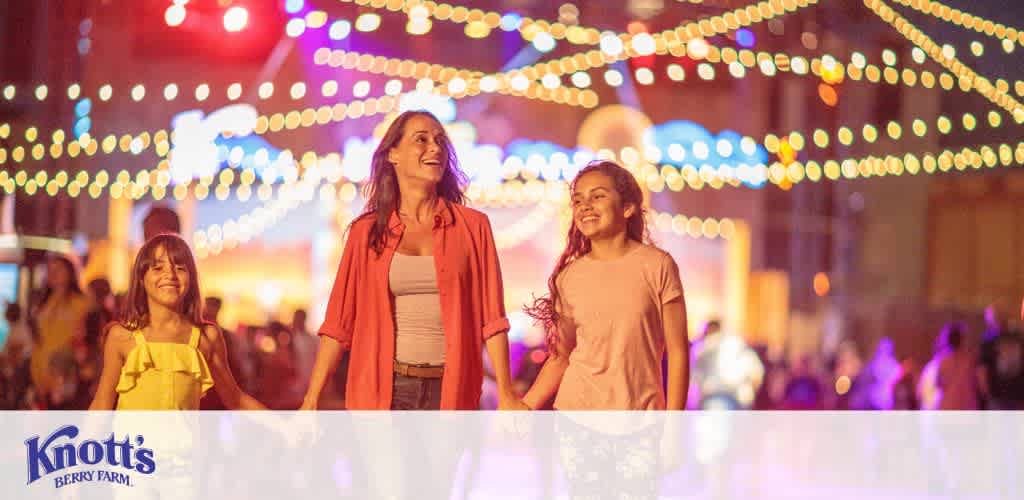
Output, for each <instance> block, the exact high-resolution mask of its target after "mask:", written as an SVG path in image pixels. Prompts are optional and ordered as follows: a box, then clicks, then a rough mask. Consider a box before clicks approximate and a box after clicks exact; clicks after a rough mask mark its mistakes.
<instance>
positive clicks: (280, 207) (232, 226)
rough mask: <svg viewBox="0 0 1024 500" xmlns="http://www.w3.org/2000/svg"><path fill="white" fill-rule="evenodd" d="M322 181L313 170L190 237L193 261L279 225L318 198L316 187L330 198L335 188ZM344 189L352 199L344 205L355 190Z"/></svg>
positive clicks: (244, 241) (350, 187)
mask: <svg viewBox="0 0 1024 500" xmlns="http://www.w3.org/2000/svg"><path fill="white" fill-rule="evenodd" d="M324 181H325V178H324V177H323V176H322V175H321V174H320V172H319V171H318V168H317V167H315V166H314V167H313V168H310V169H308V170H307V171H306V172H304V174H303V177H302V179H301V180H299V182H297V183H296V184H293V185H286V186H282V187H281V189H280V190H279V192H278V196H277V197H276V198H274V199H273V200H272V201H270V202H269V203H267V204H265V205H263V206H260V207H257V208H256V209H254V210H253V211H252V212H250V213H247V214H244V215H242V216H240V217H237V218H234V219H228V220H227V221H225V222H223V223H221V224H213V225H210V226H209V227H207V228H204V229H199V230H197V231H196V232H195V233H193V234H192V245H193V248H195V251H196V257H197V258H199V259H205V258H206V257H209V256H212V255H218V254H220V253H221V252H222V251H224V250H229V249H232V248H235V247H237V246H238V245H239V244H243V243H246V242H248V241H249V240H251V239H252V238H253V237H255V236H258V235H260V234H262V233H263V232H264V231H266V230H267V229H269V228H270V227H272V226H273V225H274V224H276V223H278V222H280V221H281V219H283V218H284V216H285V215H286V214H288V213H289V212H291V211H292V210H294V209H296V208H298V207H299V206H300V205H302V204H304V203H308V202H310V201H313V200H314V199H315V198H316V197H317V191H318V190H317V187H318V186H319V187H320V189H319V195H320V197H321V199H323V198H326V197H331V198H333V197H334V196H333V193H330V191H331V190H333V188H334V186H333V185H332V184H323V182H324ZM345 187H348V189H345V190H346V191H347V192H349V193H350V194H351V198H349V199H348V200H346V201H351V200H352V199H353V198H354V197H355V190H354V186H352V185H351V184H348V185H346V186H343V188H345Z"/></svg>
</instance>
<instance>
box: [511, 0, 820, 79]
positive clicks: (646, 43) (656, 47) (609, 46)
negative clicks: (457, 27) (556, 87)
mask: <svg viewBox="0 0 1024 500" xmlns="http://www.w3.org/2000/svg"><path fill="white" fill-rule="evenodd" d="M816 4H817V0H773V1H771V2H769V1H762V2H760V3H758V4H757V5H756V6H754V5H749V6H747V7H742V8H737V9H734V10H732V11H729V12H727V13H725V14H723V15H721V16H713V17H710V18H704V19H700V20H696V21H691V22H687V23H684V24H681V25H679V26H678V27H676V28H675V29H673V30H666V31H662V32H661V33H654V34H649V33H638V34H636V35H632V34H620V35H616V34H612V33H609V34H606V35H603V36H602V40H601V44H600V45H601V49H599V50H598V49H594V50H589V51H586V52H580V53H577V54H574V55H570V56H565V57H562V58H560V59H556V60H553V61H548V62H541V63H537V64H534V65H532V66H527V67H525V68H520V69H517V70H513V71H511V72H508V73H506V74H505V75H508V74H522V75H525V76H526V77H527V78H530V79H532V80H533V79H540V78H542V77H543V76H544V75H546V74H548V73H555V74H556V75H559V74H566V73H573V72H576V71H581V70H582V67H581V66H583V65H584V64H585V65H587V66H589V68H588V69H593V68H597V67H603V66H607V65H609V64H612V63H614V62H618V61H623V60H626V59H630V58H634V57H644V56H648V55H651V54H664V53H667V51H669V50H670V49H671V48H672V47H674V46H675V47H678V46H680V45H681V44H687V45H688V46H689V45H690V44H689V43H688V42H689V41H691V40H697V42H696V43H695V44H694V47H701V50H707V49H708V47H710V45H709V44H708V43H707V42H706V41H705V40H704V38H705V37H709V36H714V35H719V34H724V33H728V32H729V31H732V30H735V29H738V28H740V27H742V26H750V25H751V24H755V23H758V22H761V21H765V20H768V19H772V18H774V17H777V16H781V15H784V14H786V13H792V12H796V11H797V10H799V9H803V8H805V7H809V6H811V5H816Z"/></svg>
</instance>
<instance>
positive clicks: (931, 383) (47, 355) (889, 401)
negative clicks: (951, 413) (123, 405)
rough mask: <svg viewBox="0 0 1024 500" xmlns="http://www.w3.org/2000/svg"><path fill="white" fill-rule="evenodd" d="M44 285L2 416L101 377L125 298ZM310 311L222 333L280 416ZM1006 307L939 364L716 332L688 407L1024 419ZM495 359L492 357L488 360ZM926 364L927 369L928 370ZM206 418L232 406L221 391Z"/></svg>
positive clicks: (523, 351) (11, 313)
mask: <svg viewBox="0 0 1024 500" xmlns="http://www.w3.org/2000/svg"><path fill="white" fill-rule="evenodd" d="M45 276H46V279H45V281H44V284H43V286H41V287H40V288H39V289H37V290H35V291H33V292H32V293H31V294H30V295H29V300H28V303H27V304H25V305H24V306H23V305H21V304H17V303H12V304H8V305H6V310H5V321H6V324H7V326H8V336H7V341H6V342H5V343H4V345H3V349H2V351H0V409H6V410H28V409H34V410H45V409H57V410H81V409H85V408H87V407H88V405H89V402H90V401H91V400H92V396H93V394H94V392H95V389H96V383H97V380H98V378H99V374H100V369H101V363H102V349H103V341H104V333H105V329H106V327H107V325H109V324H110V322H112V321H114V320H115V319H116V316H117V311H119V310H120V305H121V301H122V300H123V297H122V296H118V295H115V294H113V293H112V292H111V286H110V284H109V283H108V282H107V280H105V279H94V280H92V281H90V282H89V283H88V284H87V285H86V286H85V287H84V289H83V288H81V287H80V286H79V284H78V283H79V281H78V275H77V272H76V265H75V264H74V263H73V262H72V260H71V259H69V258H67V257H64V256H61V255H53V256H51V257H50V258H49V259H48V261H47V264H46V272H45ZM221 305H222V303H221V299H220V298H218V297H207V298H206V300H205V304H204V317H205V319H206V320H207V321H210V322H213V323H218V324H219V321H218V320H219V312H220V309H221ZM309 324H310V322H309V318H307V315H306V312H305V311H303V310H298V311H295V312H294V314H293V315H292V319H291V321H290V322H289V323H288V324H285V323H283V322H278V321H269V322H267V323H266V324H262V325H245V324H240V325H230V326H229V325H222V324H221V325H220V327H221V328H222V329H223V330H224V331H225V332H226V335H225V336H224V338H225V339H226V342H227V347H228V353H229V357H230V365H231V369H232V371H233V372H234V375H235V378H236V379H237V380H238V381H239V384H240V385H241V386H242V389H243V390H245V391H246V392H248V393H250V394H252V395H253V396H255V397H256V398H257V399H259V400H260V401H261V402H263V403H264V404H266V405H267V406H268V407H270V408H272V409H295V408H297V407H298V406H299V405H300V403H301V402H302V396H303V394H304V392H305V390H306V384H307V383H308V380H309V376H310V373H311V371H312V365H313V361H314V359H315V357H316V351H317V348H318V345H319V339H318V337H317V336H316V334H315V332H312V331H311V329H310V328H309ZM1007 325H1008V323H1007V321H1006V318H1005V317H1004V316H1003V315H1002V314H1001V313H1000V311H999V310H998V309H997V308H996V307H994V306H993V307H989V308H988V309H986V311H985V328H984V330H983V331H981V332H974V333H973V334H972V332H970V331H969V329H968V327H967V325H966V323H962V322H951V323H948V324H946V325H945V326H944V327H943V328H942V329H941V331H939V332H937V334H936V338H935V347H934V354H933V356H932V357H931V359H930V360H926V361H925V360H920V361H918V360H914V359H913V358H899V357H897V353H896V352H895V349H894V345H893V342H892V341H891V340H890V339H889V338H885V337H883V338H882V339H881V340H880V341H878V342H877V345H876V346H874V349H873V350H870V351H868V352H866V353H865V352H861V350H860V349H859V348H858V345H857V344H856V343H855V342H853V341H852V340H846V341H842V342H840V343H838V345H837V348H836V349H834V352H831V353H813V354H805V355H801V356H799V357H795V358H793V357H787V356H785V355H783V354H782V353H779V352H773V351H772V350H771V349H769V348H767V347H765V346H757V345H754V346H751V345H748V344H747V343H746V342H745V341H744V340H743V338H742V337H741V336H739V335H736V334H733V333H730V332H724V331H722V328H721V326H720V324H719V323H718V322H717V321H710V322H708V323H707V324H706V325H704V327H703V329H702V333H701V335H700V336H699V338H698V339H696V340H695V341H694V342H693V343H692V346H691V377H690V394H689V397H688V406H689V407H690V408H692V409H758V410H761V409H763V410H918V409H923V410H976V409H990V410H1020V409H1024V337H1022V336H1021V334H1020V332H1017V331H1015V330H1013V329H1011V328H1009V327H1008V326H1007ZM543 344H544V343H543V342H542V341H537V340H536V339H534V341H533V342H529V343H528V342H525V341H523V340H516V339H513V341H512V343H511V361H512V372H513V376H514V377H515V380H516V384H517V386H518V387H519V388H520V390H522V391H525V390H526V388H528V387H529V386H530V385H531V384H532V383H533V380H534V378H536V376H537V374H538V373H539V371H540V367H541V365H542V364H543V362H544V360H545V359H546V353H545V351H544V346H543ZM485 359H486V357H485ZM922 361H925V362H922ZM347 372H348V370H347V360H346V359H343V360H342V363H341V366H339V367H338V369H337V370H336V372H335V376H334V377H333V379H332V380H331V381H330V384H329V387H328V388H327V390H326V391H325V394H324V397H323V401H322V402H321V405H320V407H321V408H325V409H341V408H344V397H345V394H344V388H345V377H346V376H347ZM496 406H497V396H496V394H495V392H494V388H493V381H488V382H487V383H485V388H484V395H483V397H482V400H481V408H484V409H493V408H495V407H496ZM202 408H204V409H222V408H223V405H222V404H221V402H220V401H219V399H218V396H217V394H216V391H210V392H209V393H208V394H207V395H206V396H205V398H204V399H203V401H202Z"/></svg>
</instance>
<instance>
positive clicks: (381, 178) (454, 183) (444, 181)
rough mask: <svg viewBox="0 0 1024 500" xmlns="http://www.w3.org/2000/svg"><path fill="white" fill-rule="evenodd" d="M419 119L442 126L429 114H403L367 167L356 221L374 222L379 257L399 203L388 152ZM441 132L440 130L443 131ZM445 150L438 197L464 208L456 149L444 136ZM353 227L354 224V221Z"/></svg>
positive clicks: (373, 235) (373, 243)
mask: <svg viewBox="0 0 1024 500" xmlns="http://www.w3.org/2000/svg"><path fill="white" fill-rule="evenodd" d="M417 116H422V117H425V118H429V119H431V120H433V121H434V123H436V124H437V126H438V127H441V122H440V121H439V120H438V119H437V117H435V116H434V115H433V114H432V113H430V112H428V111H406V112H404V113H402V114H400V115H398V117H397V118H395V121H393V122H391V126H389V127H388V130H387V132H385V133H384V137H383V138H382V139H381V140H380V145H378V146H377V149H376V150H374V152H373V160H372V161H371V165H370V182H369V183H368V184H367V185H366V187H365V190H366V191H365V196H366V208H365V209H364V210H363V213H362V214H361V215H360V216H359V217H357V218H356V219H355V220H356V221H357V220H359V219H362V218H364V217H372V218H373V227H372V228H370V247H371V248H373V249H374V251H376V252H377V254H380V253H381V252H383V251H384V245H385V244H386V242H387V238H388V236H389V235H390V231H389V229H388V220H389V219H390V218H391V214H392V213H393V212H394V211H395V210H397V209H398V203H399V201H400V200H401V192H400V190H399V188H398V176H397V174H396V173H395V166H394V165H393V164H391V162H390V161H388V152H389V151H391V149H393V148H394V147H395V146H397V145H398V143H399V142H400V141H401V140H402V136H403V135H404V134H405V125H406V123H408V122H409V120H410V119H412V118H414V117H417ZM442 128H443V127H442ZM441 146H442V149H443V150H444V151H443V152H442V154H443V155H444V160H445V167H444V173H443V174H442V175H441V180H440V182H438V183H437V196H438V198H442V199H444V200H447V201H449V202H451V203H457V204H460V205H461V204H464V203H465V202H466V195H465V193H464V192H463V189H465V186H466V184H467V179H466V174H465V173H463V172H462V170H460V169H459V162H458V159H457V158H456V157H455V148H454V147H453V146H452V143H451V141H450V140H448V136H447V135H445V136H443V142H442V144H441ZM353 223H355V221H353Z"/></svg>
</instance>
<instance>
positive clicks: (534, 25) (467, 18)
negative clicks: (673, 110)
mask: <svg viewBox="0 0 1024 500" xmlns="http://www.w3.org/2000/svg"><path fill="white" fill-rule="evenodd" d="M370 6H371V7H376V8H381V9H384V8H387V9H389V10H402V11H405V12H406V13H408V14H410V16H412V15H413V14H415V16H416V17H417V18H419V17H420V16H427V15H428V14H429V13H430V12H433V9H435V8H436V7H437V6H436V5H435V4H433V3H431V2H428V3H427V4H424V3H422V2H421V1H419V0H410V1H408V2H394V3H392V4H388V5H387V6H385V5H382V4H379V3H377V4H371V5H370ZM445 9H447V8H445ZM452 12H459V13H461V14H453V13H452ZM452 12H449V11H448V10H444V14H443V16H442V18H444V19H447V20H457V21H456V22H458V21H461V22H465V23H469V24H472V23H474V22H483V21H480V19H482V18H486V19H490V21H488V23H489V24H488V26H490V27H489V28H485V29H491V28H493V27H494V26H491V25H493V24H495V23H498V22H499V19H500V20H501V21H500V22H501V23H505V21H506V20H507V19H508V15H506V16H504V17H503V16H500V15H499V14H498V13H496V12H483V11H480V10H479V9H473V10H469V9H466V8H464V7H455V8H454V10H453V11H452ZM313 13H321V14H323V16H321V17H324V19H326V17H325V16H326V14H324V13H322V12H321V11H314V12H313ZM313 13H310V15H311V14H313ZM481 16H483V17H482V18H481ZM307 17H309V15H307ZM516 19H518V18H516ZM519 22H520V24H519V29H520V30H521V32H522V31H525V32H527V33H534V32H535V31H536V29H543V30H547V31H543V32H544V33H548V32H549V31H551V32H555V33H556V34H557V33H561V32H562V31H564V30H561V29H559V28H557V27H554V28H553V27H552V26H555V25H557V23H554V24H552V23H548V22H546V21H534V20H532V19H525V20H521V21H519ZM319 24H320V25H322V24H324V23H323V22H321V23H319ZM712 24H713V21H712ZM503 25H504V24H503ZM538 26H540V27H542V28H538ZM574 28H578V29H584V28H583V27H579V26H570V27H569V28H568V29H570V30H571V29H574ZM510 29H515V28H514V27H510ZM587 29H588V30H590V32H592V33H593V34H594V35H593V36H588V37H584V38H586V39H587V40H588V41H587V42H586V43H589V44H591V45H597V44H599V43H600V42H601V39H600V37H601V34H600V32H598V30H596V29H593V28H587ZM639 35H640V34H637V36H639ZM566 36H567V37H571V35H569V34H567V35H566ZM620 36H623V37H628V36H632V35H628V34H622V35H620ZM695 42H696V43H699V44H703V47H700V48H694V49H693V50H692V51H690V52H691V53H690V54H689V55H690V56H691V57H694V58H695V59H698V58H699V57H695V56H696V55H697V54H700V53H702V52H706V53H707V55H706V56H702V57H705V58H706V59H708V60H710V61H711V62H721V61H723V60H724V62H725V63H732V62H734V61H736V60H739V61H740V62H741V63H743V64H744V65H745V66H747V67H748V68H749V67H753V66H754V65H755V64H759V65H763V64H764V62H763V57H764V55H767V56H768V57H770V58H772V59H771V60H775V59H778V60H779V61H780V63H779V64H780V66H781V65H785V64H786V61H788V60H789V59H794V60H798V57H799V56H790V55H788V54H784V53H780V54H775V55H772V54H768V53H757V55H756V57H755V56H753V52H751V51H749V50H746V49H744V50H742V51H741V55H740V56H739V57H737V56H736V51H735V50H734V49H732V48H725V49H720V48H719V47H717V46H714V45H712V44H710V43H707V42H706V41H705V40H703V39H700V40H695ZM581 43H584V42H581ZM680 46H681V44H679V43H673V44H667V50H668V52H670V53H672V54H673V55H676V56H682V55H687V50H686V46H682V50H679V47H680ZM321 50H329V49H327V48H326V47H324V48H321ZM655 52H656V53H658V54H662V55H664V54H665V53H666V48H665V47H660V46H657V45H656V46H655ZM730 53H731V55H732V57H731V58H730ZM762 54H764V55H762ZM851 58H852V59H853V62H854V64H857V63H858V62H860V64H859V67H860V68H864V67H865V66H866V65H867V63H866V59H864V56H863V54H859V53H855V54H852V55H851ZM799 59H803V58H799ZM829 59H833V60H834V59H837V58H836V57H835V56H832V55H830V54H824V55H822V56H821V58H820V60H829ZM585 60H586V58H585V57H584V58H583V59H580V58H579V57H574V58H573V59H572V60H570V59H569V58H563V60H562V62H561V65H560V66H559V67H555V68H551V67H550V64H549V68H548V72H547V73H545V74H544V75H539V74H534V73H533V72H531V71H530V69H529V68H527V69H525V70H523V71H525V73H524V76H527V78H532V79H533V80H537V79H542V80H543V79H544V78H554V77H559V76H562V75H564V74H565V71H564V70H563V69H562V68H564V65H565V64H572V63H573V62H576V63H577V64H578V65H579V66H580V69H579V71H583V70H585V69H590V68H589V66H588V64H587V63H586V62H585ZM858 60H859V61H858ZM883 60H884V61H885V62H886V65H887V66H894V65H895V60H896V55H895V52H893V51H891V50H888V49H887V50H884V51H883ZM747 61H749V62H747ZM914 61H915V62H917V63H918V64H922V63H924V53H923V52H921V54H920V56H919V57H917V54H915V58H914ZM803 62H805V63H806V59H804V61H803ZM350 64H354V63H350ZM367 64H368V63H367ZM542 64H547V63H542ZM641 69H642V68H641ZM897 69H898V68H897ZM433 71H434V75H436V76H437V78H435V79H436V80H440V81H442V82H447V80H449V79H451V78H450V76H449V77H445V78H441V77H440V76H441V75H440V73H441V72H442V71H447V72H449V73H450V72H451V71H459V72H460V73H462V74H460V75H459V78H463V79H466V78H468V77H469V76H468V75H466V74H465V73H467V71H465V70H458V69H457V68H447V67H443V66H436V65H435V66H434V68H433ZM891 71H893V70H886V71H885V73H882V72H881V71H880V70H878V69H877V67H873V65H872V66H868V75H869V79H870V80H871V81H873V82H877V81H878V80H879V78H881V76H883V75H884V77H885V80H886V81H887V82H888V83H898V81H899V79H900V78H899V73H896V76H895V77H892V76H891V75H890V72H891ZM925 73H927V72H925ZM925 73H923V75H924V74H925ZM874 74H877V75H879V76H877V77H875V76H873V75H874ZM902 74H903V81H904V82H906V84H907V85H913V84H914V82H916V81H917V80H918V78H917V75H916V73H913V70H909V69H904V70H903V73H902ZM517 75H518V73H515V72H514V71H510V72H508V73H507V74H499V75H493V76H494V77H496V78H501V79H502V81H503V84H504V82H507V80H508V79H507V78H504V77H506V76H507V77H515V76H517ZM547 75H552V76H551V77H548V76H547ZM414 76H416V75H414ZM574 76H575V75H574ZM418 77H419V78H422V76H418ZM922 79H923V80H924V81H925V82H926V84H927V82H929V81H930V82H934V76H933V75H932V76H930V78H927V77H924V76H922ZM588 80H589V79H588ZM552 81H553V82H557V83H556V84H555V85H552V86H550V87H549V88H554V87H555V86H557V84H560V83H561V82H560V81H557V80H552ZM1003 85H1007V88H1008V84H1006V82H1003ZM578 86H579V87H581V88H582V87H586V86H587V85H586V84H584V85H578ZM1019 93H1020V94H1021V95H1022V96H1024V82H1022V83H1021V84H1020V85H1019Z"/></svg>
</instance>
